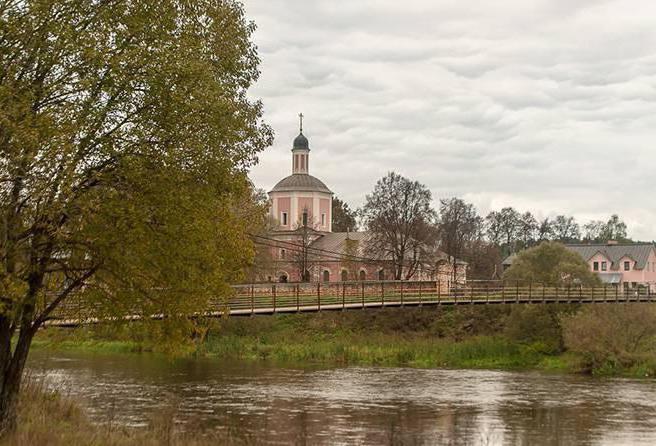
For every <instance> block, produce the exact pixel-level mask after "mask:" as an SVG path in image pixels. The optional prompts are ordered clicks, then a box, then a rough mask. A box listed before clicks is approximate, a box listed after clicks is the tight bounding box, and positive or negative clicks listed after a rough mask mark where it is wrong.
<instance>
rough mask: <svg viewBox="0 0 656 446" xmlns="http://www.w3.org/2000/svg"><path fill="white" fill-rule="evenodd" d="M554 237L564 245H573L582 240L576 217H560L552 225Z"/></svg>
mask: <svg viewBox="0 0 656 446" xmlns="http://www.w3.org/2000/svg"><path fill="white" fill-rule="evenodd" d="M551 228H552V231H553V237H554V239H555V240H557V241H559V242H563V243H572V242H576V241H579V240H580V239H581V230H580V229H579V225H578V223H577V222H576V220H574V217H566V216H564V215H558V216H556V218H555V219H554V220H553V221H552V223H551Z"/></svg>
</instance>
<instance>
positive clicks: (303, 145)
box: [292, 133, 310, 150]
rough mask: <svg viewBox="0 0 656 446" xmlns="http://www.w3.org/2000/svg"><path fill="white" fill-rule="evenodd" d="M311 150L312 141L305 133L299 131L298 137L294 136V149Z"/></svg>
mask: <svg viewBox="0 0 656 446" xmlns="http://www.w3.org/2000/svg"><path fill="white" fill-rule="evenodd" d="M299 149H303V150H310V143H309V142H308V139H307V138H306V137H305V135H304V134H303V133H299V134H298V136H297V137H296V138H294V148H293V149H292V150H299Z"/></svg>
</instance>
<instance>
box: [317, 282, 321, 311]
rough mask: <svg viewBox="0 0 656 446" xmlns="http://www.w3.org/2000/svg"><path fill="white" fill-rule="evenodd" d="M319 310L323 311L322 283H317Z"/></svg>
mask: <svg viewBox="0 0 656 446" xmlns="http://www.w3.org/2000/svg"><path fill="white" fill-rule="evenodd" d="M317 310H318V311H321V282H317Z"/></svg>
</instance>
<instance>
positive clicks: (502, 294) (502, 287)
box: [501, 281, 506, 304]
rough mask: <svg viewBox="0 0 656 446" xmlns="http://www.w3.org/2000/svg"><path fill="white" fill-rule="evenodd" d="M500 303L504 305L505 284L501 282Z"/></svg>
mask: <svg viewBox="0 0 656 446" xmlns="http://www.w3.org/2000/svg"><path fill="white" fill-rule="evenodd" d="M501 303H502V304H505V303H506V284H505V282H503V281H502V282H501Z"/></svg>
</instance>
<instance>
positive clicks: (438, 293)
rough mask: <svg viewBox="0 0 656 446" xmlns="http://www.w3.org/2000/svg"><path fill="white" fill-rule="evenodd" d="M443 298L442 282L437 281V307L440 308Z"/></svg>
mask: <svg viewBox="0 0 656 446" xmlns="http://www.w3.org/2000/svg"><path fill="white" fill-rule="evenodd" d="M441 298H442V281H441V280H439V279H437V306H438V307H439V306H440V301H441Z"/></svg>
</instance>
